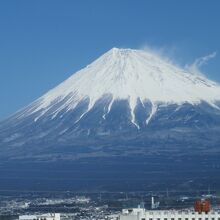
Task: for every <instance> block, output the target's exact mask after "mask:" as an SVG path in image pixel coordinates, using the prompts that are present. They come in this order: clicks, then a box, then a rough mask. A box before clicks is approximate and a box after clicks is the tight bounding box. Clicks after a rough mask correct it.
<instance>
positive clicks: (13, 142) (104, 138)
mask: <svg viewBox="0 0 220 220" xmlns="http://www.w3.org/2000/svg"><path fill="white" fill-rule="evenodd" d="M219 141H220V85H219V84H218V83H216V82H214V81H211V80H209V79H207V78H206V77H205V76H203V75H198V74H194V73H191V72H190V71H188V70H186V69H183V68H180V67H178V66H176V65H174V64H172V63H170V62H168V61H166V60H164V59H162V58H161V57H159V56H157V55H155V54H153V53H150V52H146V51H142V50H133V49H117V48H113V49H111V50H110V51H108V52H107V53H105V54H104V55H102V56H101V57H100V58H98V59H97V60H95V61H94V62H93V63H91V64H90V65H88V66H86V67H85V68H83V69H82V70H80V71H78V72H76V73H74V74H73V75H72V76H71V77H70V78H68V79H67V80H66V81H64V82H63V83H61V84H60V85H58V86H57V87H56V88H54V89H52V90H50V91H49V92H47V93H46V94H45V95H43V96H42V97H40V98H39V99H37V100H36V101H34V102H33V103H31V104H30V105H29V106H27V107H25V108H23V109H22V110H20V111H18V112H17V113H15V114H14V115H12V116H11V117H9V118H8V119H6V120H5V121H2V122H1V123H0V147H1V148H0V153H1V155H0V157H1V158H2V159H3V160H8V159H10V160H16V161H19V160H22V161H23V160H24V159H25V160H30V161H32V160H35V161H39V160H40V161H42V160H43V161H57V160H59V161H61V160H62V161H76V160H85V158H90V159H88V160H91V158H93V159H94V158H96V159H95V160H98V159H97V158H99V160H102V159H103V158H111V160H113V159H112V158H117V157H120V158H126V159H125V160H127V159H128V158H130V159H129V160H130V161H131V160H133V159H134V158H139V159H140V158H142V159H143V158H148V161H151V160H152V158H155V157H157V158H158V157H161V158H170V160H172V161H180V160H182V158H183V157H184V158H189V157H190V158H191V157H192V158H193V157H196V158H200V156H204V155H211V156H210V157H209V158H213V155H214V156H216V155H218V154H219V153H220V147H219ZM186 155H187V156H186ZM131 158H133V159H131ZM107 160H108V159H106V161H107ZM161 161H162V160H160V163H161V164H163V163H162V162H161ZM192 161H193V160H192ZM194 161H195V160H194ZM212 161H213V160H212ZM151 162H152V161H151ZM125 163H126V162H125ZM198 164H200V163H198ZM200 165H201V164H200ZM161 166H163V165H161Z"/></svg>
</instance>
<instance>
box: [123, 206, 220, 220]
mask: <svg viewBox="0 0 220 220" xmlns="http://www.w3.org/2000/svg"><path fill="white" fill-rule="evenodd" d="M119 220H220V210H219V211H214V210H213V211H210V212H208V213H205V212H202V213H198V212H195V211H193V210H146V209H144V208H132V209H123V210H122V213H121V214H120V215H119Z"/></svg>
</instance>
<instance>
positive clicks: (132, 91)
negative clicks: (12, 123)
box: [31, 48, 220, 123]
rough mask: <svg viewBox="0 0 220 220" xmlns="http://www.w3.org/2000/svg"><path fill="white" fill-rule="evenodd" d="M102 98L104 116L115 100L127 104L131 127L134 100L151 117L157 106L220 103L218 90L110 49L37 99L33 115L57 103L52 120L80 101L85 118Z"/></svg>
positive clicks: (144, 55) (142, 55)
mask: <svg viewBox="0 0 220 220" xmlns="http://www.w3.org/2000/svg"><path fill="white" fill-rule="evenodd" d="M106 95H108V96H110V97H111V102H110V103H109V105H108V106H107V109H108V110H107V113H108V112H109V111H110V110H111V106H112V103H113V102H114V101H115V100H128V102H129V106H130V110H131V115H132V119H131V120H132V122H133V123H135V116H134V111H135V107H136V105H137V100H140V101H141V103H144V102H146V101H148V102H151V103H152V106H153V107H152V114H153V112H155V111H156V106H157V105H158V103H165V104H169V103H176V104H181V103H192V104H196V103H200V102H202V101H206V102H208V103H210V104H211V105H213V106H214V105H215V102H216V100H219V99H220V98H219V97H220V86H219V85H218V84H216V83H215V82H212V81H210V80H208V79H206V78H205V77H202V76H197V75H193V74H190V73H189V72H187V71H186V70H184V69H181V68H179V67H177V66H175V65H172V64H170V63H169V62H166V61H164V60H163V59H161V58H160V57H159V56H156V55H154V54H151V53H148V52H145V51H142V50H133V49H119V48H112V49H111V50H110V51H108V52H107V53H105V54H104V55H102V56H101V57H100V58H98V59H97V60H95V61H94V62H93V63H91V64H90V65H88V66H87V67H86V68H84V69H82V70H80V71H78V72H76V73H75V74H73V75H72V76H71V77H70V78H69V79H67V80H66V81H64V82H63V83H61V84H60V85H59V86H57V87H56V88H54V89H52V90H51V91H49V92H48V93H47V94H45V95H44V96H42V97H41V98H40V99H38V100H37V103H38V105H37V107H36V106H35V108H34V111H33V112H37V111H43V112H47V111H48V110H49V109H50V108H52V107H53V108H54V105H56V103H57V101H58V100H59V101H61V102H62V105H61V106H59V107H58V108H57V109H56V110H55V111H54V114H55V116H56V114H57V113H59V112H60V111H69V110H72V109H74V108H75V107H76V106H77V105H78V104H79V103H80V102H81V101H82V100H85V99H88V100H89V105H88V109H87V110H86V111H85V114H86V113H87V112H88V111H90V110H91V109H92V108H93V106H94V105H95V103H96V102H97V101H98V100H100V99H102V98H103V97H104V96H106ZM64 100H65V101H64ZM33 112H31V113H33ZM42 114H43V113H42Z"/></svg>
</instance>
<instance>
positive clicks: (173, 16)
mask: <svg viewBox="0 0 220 220" xmlns="http://www.w3.org/2000/svg"><path fill="white" fill-rule="evenodd" d="M219 11H220V1H218V0H212V1H210V0H202V1H201V0H184V1H183V0H182V1H181V0H179V1H177V0H133V1H131V0H87V1H86V0H65V1H63V0H59V1H58V0H37V1H34V0H19V1H18V0H1V1H0V103H1V108H0V120H1V119H4V118H6V117H7V116H9V115H10V114H12V113H13V112H15V111H17V110H18V109H19V108H22V107H23V106H25V105H27V104H29V103H30V102H32V101H33V100H34V99H36V98H38V97H39V96H41V95H42V94H43V93H45V92H46V91H47V90H49V89H51V88H52V87H54V86H56V85H57V84H59V83H60V82H61V81H63V80H64V79H66V78H67V77H68V76H70V75H71V74H72V73H74V72H75V71H76V70H78V69H81V68H82V67H84V66H85V65H87V64H89V63H90V62H91V61H93V60H94V59H95V58H97V57H99V56H100V55H101V54H103V53H104V52H106V51H107V50H109V49H110V48H112V47H129V48H142V47H144V46H146V45H148V46H150V47H152V48H153V49H155V50H157V51H162V52H163V53H164V54H165V55H166V56H168V57H170V58H171V59H174V60H175V62H176V63H178V64H179V65H182V66H184V65H186V64H192V63H193V62H194V61H195V60H196V59H197V58H199V57H203V56H207V55H209V54H212V53H214V52H217V55H216V56H215V57H214V58H213V59H210V60H209V62H208V63H207V64H206V65H204V66H202V67H201V68H202V71H203V72H205V73H206V75H207V76H208V77H209V78H211V79H213V80H216V81H218V82H220V73H219V70H220V25H219V21H220V13H219Z"/></svg>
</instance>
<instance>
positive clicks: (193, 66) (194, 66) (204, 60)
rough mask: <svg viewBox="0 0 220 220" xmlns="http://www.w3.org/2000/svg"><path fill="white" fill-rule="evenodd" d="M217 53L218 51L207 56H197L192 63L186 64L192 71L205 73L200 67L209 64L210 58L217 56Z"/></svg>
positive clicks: (200, 73)
mask: <svg viewBox="0 0 220 220" xmlns="http://www.w3.org/2000/svg"><path fill="white" fill-rule="evenodd" d="M216 55H217V52H213V53H211V54H208V55H207V56H204V57H200V58H197V59H196V60H195V61H194V62H193V63H192V64H191V65H186V67H185V68H186V69H187V70H188V71H190V72H191V73H194V74H199V75H203V74H202V72H201V70H200V68H201V67H202V66H203V65H205V64H207V63H208V61H209V60H210V59H213V58H215V56H216Z"/></svg>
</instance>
